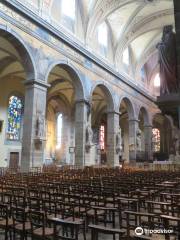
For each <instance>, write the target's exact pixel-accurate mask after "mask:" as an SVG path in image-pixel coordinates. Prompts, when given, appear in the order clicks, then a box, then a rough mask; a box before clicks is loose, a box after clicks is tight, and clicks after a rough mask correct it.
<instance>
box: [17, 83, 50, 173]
mask: <svg viewBox="0 0 180 240" xmlns="http://www.w3.org/2000/svg"><path fill="white" fill-rule="evenodd" d="M25 86H26V93H25V107H24V126H23V140H22V160H21V170H22V171H24V172H27V171H29V168H30V167H40V166H42V163H43V160H44V146H45V131H46V129H45V115H46V114H45V111H46V95H47V87H48V86H49V85H47V84H45V83H44V82H43V81H40V80H39V81H36V80H28V81H26V82H25ZM40 115H41V116H40ZM38 116H39V117H40V118H41V120H39V128H40V129H39V131H41V136H39V137H38V138H36V137H37V118H38ZM40 122H41V123H40ZM40 124H41V126H40Z"/></svg>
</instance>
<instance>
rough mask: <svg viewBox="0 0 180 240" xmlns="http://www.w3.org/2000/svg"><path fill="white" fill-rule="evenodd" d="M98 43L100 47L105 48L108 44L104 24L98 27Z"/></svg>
mask: <svg viewBox="0 0 180 240" xmlns="http://www.w3.org/2000/svg"><path fill="white" fill-rule="evenodd" d="M98 42H99V44H100V45H102V46H104V47H107V44H108V32H107V25H106V23H102V24H101V25H100V26H99V27H98Z"/></svg>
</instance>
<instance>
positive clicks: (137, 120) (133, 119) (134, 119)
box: [129, 118, 140, 123]
mask: <svg viewBox="0 0 180 240" xmlns="http://www.w3.org/2000/svg"><path fill="white" fill-rule="evenodd" d="M129 122H137V123H139V122H140V120H139V119H136V118H131V119H129Z"/></svg>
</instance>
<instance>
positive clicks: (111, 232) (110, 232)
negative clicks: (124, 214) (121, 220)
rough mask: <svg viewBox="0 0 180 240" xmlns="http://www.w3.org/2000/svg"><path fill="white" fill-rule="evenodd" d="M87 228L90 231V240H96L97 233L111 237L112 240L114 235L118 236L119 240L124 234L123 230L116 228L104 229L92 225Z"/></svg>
mask: <svg viewBox="0 0 180 240" xmlns="http://www.w3.org/2000/svg"><path fill="white" fill-rule="evenodd" d="M88 227H89V228H90V229H91V239H92V240H98V233H103V234H107V235H112V236H113V240H115V236H116V234H118V235H119V240H120V239H121V237H122V236H123V235H124V234H125V232H126V231H125V230H123V229H117V228H109V227H104V226H101V225H94V224H90V225H88Z"/></svg>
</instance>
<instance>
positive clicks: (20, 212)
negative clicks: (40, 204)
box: [11, 207, 26, 223]
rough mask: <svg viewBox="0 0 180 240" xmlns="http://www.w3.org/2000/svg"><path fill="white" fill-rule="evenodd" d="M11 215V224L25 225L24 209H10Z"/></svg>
mask: <svg viewBox="0 0 180 240" xmlns="http://www.w3.org/2000/svg"><path fill="white" fill-rule="evenodd" d="M11 214H12V219H13V222H14V223H15V222H16V223H17V222H18V223H25V221H26V212H25V209H24V208H21V207H12V208H11Z"/></svg>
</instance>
